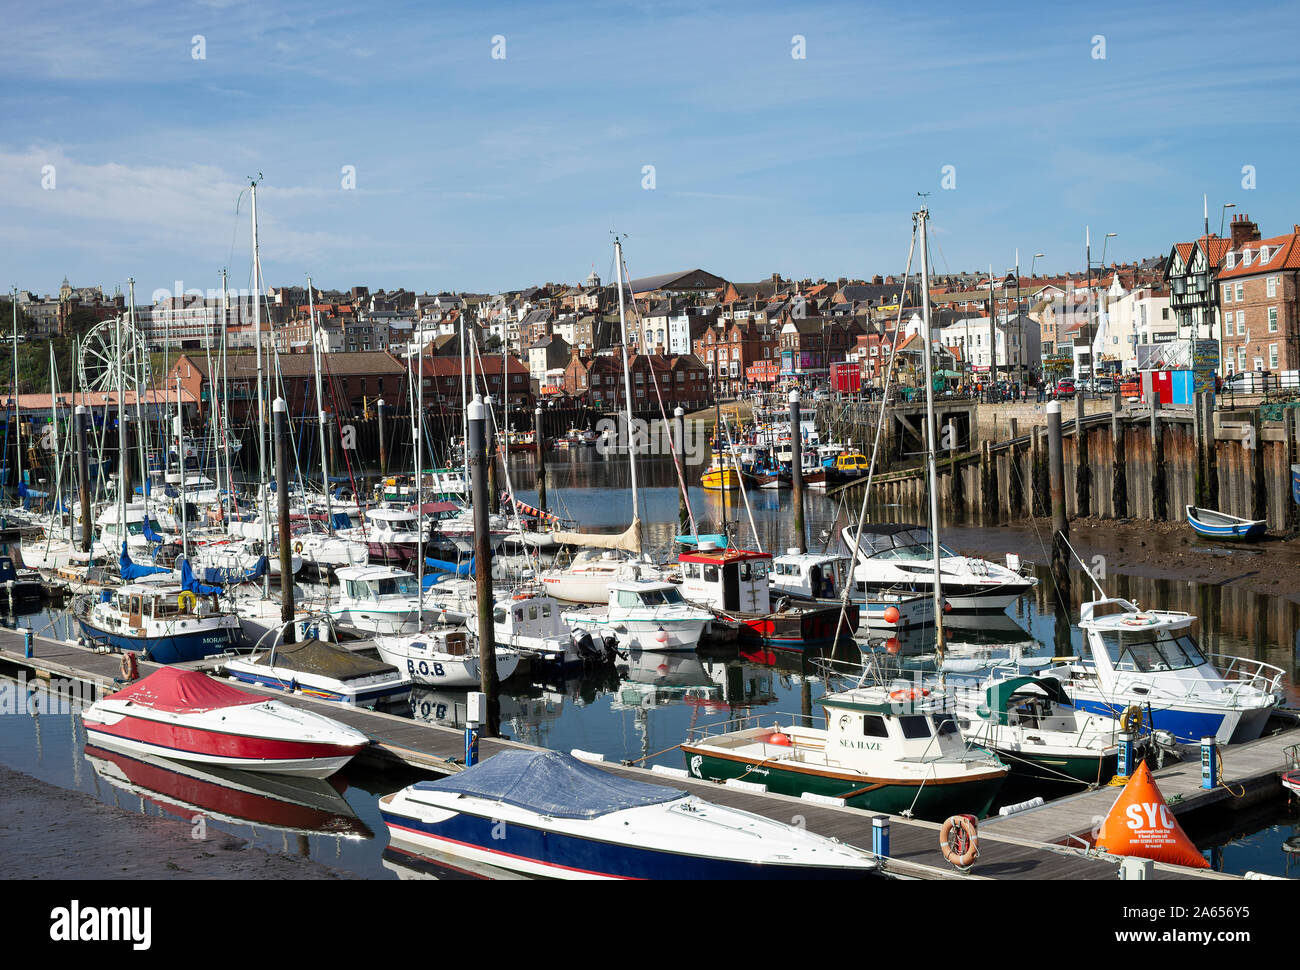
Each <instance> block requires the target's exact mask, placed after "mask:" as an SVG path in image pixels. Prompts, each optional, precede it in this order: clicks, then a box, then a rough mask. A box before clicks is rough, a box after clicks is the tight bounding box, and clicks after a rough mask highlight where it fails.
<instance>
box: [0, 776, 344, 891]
mask: <svg viewBox="0 0 1300 970" xmlns="http://www.w3.org/2000/svg"><path fill="white" fill-rule="evenodd" d="M125 797H127V798H131V797H132V796H129V795H127V796H125ZM206 835H207V838H206V839H196V838H194V837H193V835H192V831H191V827H190V825H189V823H187V822H180V821H175V820H173V819H166V818H158V817H156V816H152V815H142V814H140V813H139V812H132V811H128V810H126V809H123V808H117V807H116V806H113V805H106V804H104V803H103V802H101V801H99V800H98V799H97V798H95V797H94V796H93V795H90V794H88V793H86V792H80V791H69V790H67V789H65V788H60V787H58V786H57V785H51V784H47V783H46V782H44V781H41V780H40V779H37V778H33V777H31V776H30V775H25V774H23V773H22V772H19V771H14V770H13V769H12V768H8V767H6V766H4V765H0V878H4V879H32V878H40V879H356V878H360V877H358V876H356V875H355V874H353V873H351V872H348V871H346V870H343V869H333V868H331V867H329V866H325V865H321V864H320V863H318V862H313V861H312V860H310V859H299V858H294V857H293V856H289V855H282V854H279V853H275V852H267V851H266V850H265V849H259V848H255V847H249V845H248V843H246V842H244V841H243V840H242V839H238V838H235V837H233V836H230V835H227V834H225V833H224V832H221V831H219V830H218V829H216V828H215V827H214V826H213V825H212V824H209V825H208V826H207V831H206ZM291 838H292V836H291Z"/></svg>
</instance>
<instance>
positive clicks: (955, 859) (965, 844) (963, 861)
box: [939, 815, 980, 869]
mask: <svg viewBox="0 0 1300 970" xmlns="http://www.w3.org/2000/svg"><path fill="white" fill-rule="evenodd" d="M975 823H976V818H975V816H974V815H953V816H951V817H950V818H949V819H948V820H947V821H946V822H944V823H943V827H942V828H941V829H939V851H940V852H942V853H943V857H944V858H945V859H947V860H948V861H949V862H951V863H952V864H953V865H954V866H956V867H957V868H958V869H969V868H970V867H971V866H973V865H974V864H975V860H976V859H978V858H979V856H980V840H979V833H978V831H977V829H976V827H975Z"/></svg>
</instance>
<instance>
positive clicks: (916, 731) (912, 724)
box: [898, 714, 930, 740]
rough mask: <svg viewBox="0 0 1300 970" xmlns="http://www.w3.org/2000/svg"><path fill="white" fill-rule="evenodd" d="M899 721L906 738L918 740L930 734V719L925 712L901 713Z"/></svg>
mask: <svg viewBox="0 0 1300 970" xmlns="http://www.w3.org/2000/svg"><path fill="white" fill-rule="evenodd" d="M898 723H899V725H900V726H901V727H902V729H903V737H905V738H908V739H910V740H916V739H917V738H928V737H929V736H930V721H929V719H928V718H927V717H926V716H925V715H924V714H902V715H899V718H898Z"/></svg>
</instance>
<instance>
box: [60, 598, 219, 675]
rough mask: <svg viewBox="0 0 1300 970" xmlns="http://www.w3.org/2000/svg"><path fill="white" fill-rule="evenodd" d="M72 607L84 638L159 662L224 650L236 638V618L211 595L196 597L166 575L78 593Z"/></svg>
mask: <svg viewBox="0 0 1300 970" xmlns="http://www.w3.org/2000/svg"><path fill="white" fill-rule="evenodd" d="M72 612H73V615H74V616H75V617H76V618H77V622H78V623H79V624H80V626H81V632H82V634H83V635H84V636H85V637H86V638H87V639H88V640H90V641H93V642H96V643H106V644H108V645H109V646H111V647H114V648H116V649H118V650H121V651H127V650H133V651H136V652H137V653H140V654H142V655H143V656H144V657H145V658H147V659H149V660H152V661H154V662H155V663H161V664H171V663H180V662H182V661H186V660H200V659H202V658H203V657H208V656H211V655H213V654H219V653H224V652H225V651H226V650H229V649H231V648H232V647H234V646H236V645H237V643H238V638H239V617H238V616H237V615H235V614H234V613H231V612H229V611H228V610H223V609H221V608H220V607H218V606H217V605H216V597H215V596H212V597H209V596H197V595H195V594H194V593H192V592H190V591H189V590H187V589H186V588H185V587H184V586H182V585H181V584H180V583H177V582H174V581H172V580H170V579H167V580H166V581H164V582H135V583H128V584H127V585H125V586H120V587H118V588H117V589H116V590H112V591H109V590H102V591H100V592H99V593H98V594H95V593H83V594H81V595H80V596H77V597H76V598H75V599H74V600H73V602H72Z"/></svg>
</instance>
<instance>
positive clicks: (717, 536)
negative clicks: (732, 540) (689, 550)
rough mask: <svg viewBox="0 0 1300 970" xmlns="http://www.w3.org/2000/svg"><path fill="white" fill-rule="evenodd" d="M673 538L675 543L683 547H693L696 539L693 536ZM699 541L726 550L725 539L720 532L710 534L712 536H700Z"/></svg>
mask: <svg viewBox="0 0 1300 970" xmlns="http://www.w3.org/2000/svg"><path fill="white" fill-rule="evenodd" d="M673 538H674V539H675V540H676V541H677V542H680V543H681V544H682V545H684V546H693V545H696V539H695V536H674V537H673ZM699 541H700V542H712V543H714V544H715V545H716V546H717V547H718V548H719V549H726V548H727V537H726V536H724V535H723V534H722V533H721V532H715V533H712V534H710V535H702V536H700V538H699Z"/></svg>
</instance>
